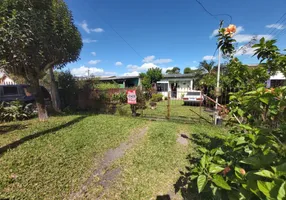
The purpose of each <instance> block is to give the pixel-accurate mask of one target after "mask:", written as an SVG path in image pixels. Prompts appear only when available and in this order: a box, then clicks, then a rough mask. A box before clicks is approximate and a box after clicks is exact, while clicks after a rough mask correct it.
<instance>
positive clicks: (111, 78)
mask: <svg viewBox="0 0 286 200" xmlns="http://www.w3.org/2000/svg"><path fill="white" fill-rule="evenodd" d="M134 78H139V76H110V77H100V80H101V81H112V80H123V79H134Z"/></svg>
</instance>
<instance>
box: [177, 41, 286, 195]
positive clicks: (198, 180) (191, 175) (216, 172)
mask: <svg viewBox="0 0 286 200" xmlns="http://www.w3.org/2000/svg"><path fill="white" fill-rule="evenodd" d="M218 37H220V36H218ZM226 42H228V41H226ZM219 45H222V46H225V44H219ZM226 46H227V45H226ZM226 46H225V47H226ZM253 47H254V48H256V50H255V51H256V52H255V55H257V57H258V59H260V61H261V64H260V65H258V66H257V67H255V68H250V67H249V66H247V65H243V64H242V63H241V62H239V60H238V59H236V58H234V59H233V58H232V59H231V61H230V63H229V64H228V65H227V69H226V74H225V77H224V81H225V83H226V84H227V85H231V86H234V87H238V88H240V90H239V91H238V92H236V93H233V94H232V95H231V97H230V104H229V105H228V109H229V111H230V112H229V116H228V118H229V119H230V121H229V124H230V125H231V126H232V127H231V128H230V134H229V136H228V137H227V138H226V139H225V140H224V141H219V143H217V141H218V140H214V141H215V142H214V145H213V146H211V147H210V148H204V147H201V148H199V152H200V153H199V154H200V155H199V157H198V158H191V160H190V163H191V165H190V166H188V167H186V172H181V177H180V179H179V180H178V182H177V183H176V186H177V187H178V188H177V190H181V193H182V195H183V197H184V199H189V198H191V197H192V198H193V197H194V196H195V197H197V199H225V200H232V199H279V200H280V199H281V200H282V199H285V198H286V176H285V175H286V153H285V152H286V145H285V144H286V126H285V124H286V87H285V86H284V87H277V88H271V89H266V88H265V80H267V79H268V78H269V75H270V74H275V73H276V72H277V71H278V70H279V71H282V72H283V73H284V72H285V71H283V70H284V63H283V62H284V61H285V60H284V59H285V55H283V54H281V53H280V52H279V50H278V48H277V47H276V46H275V41H267V42H266V41H265V39H261V40H260V43H259V44H257V45H254V46H253ZM230 49H232V48H230ZM262 62H264V63H262ZM278 63H279V64H278ZM199 142H200V141H199Z"/></svg>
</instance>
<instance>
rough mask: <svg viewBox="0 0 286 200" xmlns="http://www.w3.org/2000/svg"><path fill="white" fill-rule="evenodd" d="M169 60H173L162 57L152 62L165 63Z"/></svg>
mask: <svg viewBox="0 0 286 200" xmlns="http://www.w3.org/2000/svg"><path fill="white" fill-rule="evenodd" d="M170 62H173V60H172V59H170V58H163V59H157V60H154V61H153V62H152V63H154V64H165V63H170Z"/></svg>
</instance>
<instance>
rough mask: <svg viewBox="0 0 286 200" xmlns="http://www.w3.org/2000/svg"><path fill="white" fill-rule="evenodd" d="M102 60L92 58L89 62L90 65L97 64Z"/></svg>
mask: <svg viewBox="0 0 286 200" xmlns="http://www.w3.org/2000/svg"><path fill="white" fill-rule="evenodd" d="M100 62H101V60H90V61H89V62H88V64H90V65H96V64H98V63H100Z"/></svg>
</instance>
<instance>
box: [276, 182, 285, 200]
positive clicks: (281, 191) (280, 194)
mask: <svg viewBox="0 0 286 200" xmlns="http://www.w3.org/2000/svg"><path fill="white" fill-rule="evenodd" d="M285 191H286V182H283V183H282V185H281V186H280V188H279V190H278V196H277V199H278V200H283V199H285V197H286V192H285Z"/></svg>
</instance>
